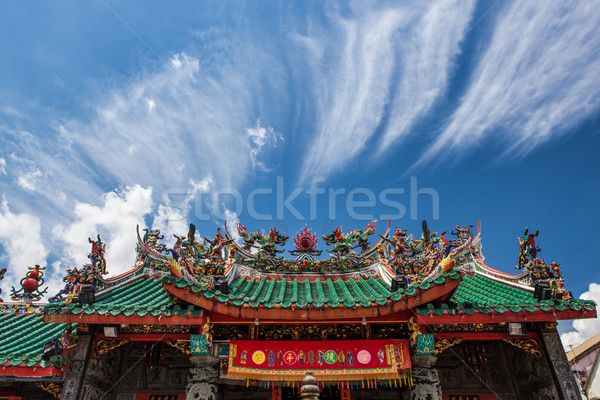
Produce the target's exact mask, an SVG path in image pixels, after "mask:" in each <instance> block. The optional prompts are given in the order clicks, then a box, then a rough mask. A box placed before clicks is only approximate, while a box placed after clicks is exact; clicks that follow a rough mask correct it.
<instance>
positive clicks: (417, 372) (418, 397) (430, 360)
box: [409, 355, 442, 400]
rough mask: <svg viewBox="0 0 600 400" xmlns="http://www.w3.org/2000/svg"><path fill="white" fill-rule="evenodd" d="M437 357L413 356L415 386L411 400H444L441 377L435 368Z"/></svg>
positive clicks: (411, 392)
mask: <svg viewBox="0 0 600 400" xmlns="http://www.w3.org/2000/svg"><path fill="white" fill-rule="evenodd" d="M436 361H437V357H436V356H430V355H422V356H412V379H413V386H412V387H411V389H410V396H409V399H410V400H442V388H441V385H440V377H439V375H438V372H437V370H436V369H435V368H433V366H434V365H435V362H436Z"/></svg>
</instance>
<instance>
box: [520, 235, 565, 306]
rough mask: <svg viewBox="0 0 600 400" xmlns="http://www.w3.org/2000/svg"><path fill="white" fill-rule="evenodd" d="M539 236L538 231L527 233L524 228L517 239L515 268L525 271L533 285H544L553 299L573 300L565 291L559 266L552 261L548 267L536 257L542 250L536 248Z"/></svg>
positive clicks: (542, 260) (541, 259)
mask: <svg viewBox="0 0 600 400" xmlns="http://www.w3.org/2000/svg"><path fill="white" fill-rule="evenodd" d="M539 234H540V232H539V231H536V232H535V233H529V228H525V232H523V236H522V237H520V238H517V240H518V241H519V262H518V264H517V265H516V266H515V268H516V269H524V270H525V271H527V272H528V273H529V277H530V279H531V282H532V283H533V284H534V285H535V284H539V283H542V284H546V285H547V286H548V287H549V288H550V289H551V290H552V297H553V298H556V299H570V298H573V295H572V294H571V292H568V291H567V290H565V280H564V279H563V275H562V272H561V266H560V264H557V263H555V262H554V261H552V262H551V263H550V265H548V264H546V261H544V259H543V258H539V257H538V253H539V252H540V251H542V249H541V248H540V247H538V246H537V244H536V242H535V238H536V237H537V236H538V235H539Z"/></svg>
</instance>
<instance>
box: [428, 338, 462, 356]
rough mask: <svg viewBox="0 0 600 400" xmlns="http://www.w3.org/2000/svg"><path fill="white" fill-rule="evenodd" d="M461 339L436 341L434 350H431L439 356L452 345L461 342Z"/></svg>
mask: <svg viewBox="0 0 600 400" xmlns="http://www.w3.org/2000/svg"><path fill="white" fill-rule="evenodd" d="M462 341H463V340H462V338H455V339H437V340H436V341H435V344H434V346H435V349H434V350H433V351H434V353H435V354H440V353H442V352H443V351H444V350H446V349H447V348H449V347H452V346H454V345H457V344H459V343H460V342H462Z"/></svg>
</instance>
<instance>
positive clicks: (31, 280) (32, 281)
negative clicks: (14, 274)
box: [10, 265, 48, 306]
mask: <svg viewBox="0 0 600 400" xmlns="http://www.w3.org/2000/svg"><path fill="white" fill-rule="evenodd" d="M45 269H46V267H41V266H39V265H36V266H35V267H27V270H28V272H27V273H26V274H25V277H24V278H23V279H21V281H20V282H19V284H20V285H21V288H20V289H19V290H15V287H14V286H12V287H11V288H12V294H11V296H10V298H11V299H12V300H13V301H16V302H19V303H20V304H24V305H27V306H28V305H31V303H32V302H34V301H39V300H40V299H41V298H42V296H43V295H44V293H46V292H47V291H48V287H45V288H44V289H43V290H41V291H40V286H42V285H43V284H44V278H43V276H44V272H43V271H44V270H45Z"/></svg>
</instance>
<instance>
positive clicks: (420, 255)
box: [378, 220, 480, 282]
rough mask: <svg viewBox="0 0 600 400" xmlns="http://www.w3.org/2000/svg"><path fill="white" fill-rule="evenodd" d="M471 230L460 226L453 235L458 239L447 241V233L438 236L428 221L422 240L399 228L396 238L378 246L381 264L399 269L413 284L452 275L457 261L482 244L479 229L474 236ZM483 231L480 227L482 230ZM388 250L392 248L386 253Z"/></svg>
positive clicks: (424, 227) (386, 238)
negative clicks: (472, 248) (443, 274)
mask: <svg viewBox="0 0 600 400" xmlns="http://www.w3.org/2000/svg"><path fill="white" fill-rule="evenodd" d="M471 227H472V226H469V227H464V228H461V227H460V226H458V225H457V226H456V227H455V229H456V231H452V232H451V234H452V235H454V236H456V238H452V239H450V240H449V239H448V238H446V231H444V232H443V233H442V234H441V235H439V236H438V234H437V232H433V233H432V232H431V231H430V229H429V227H428V225H427V221H425V220H423V222H422V223H421V229H422V231H423V233H422V235H421V238H420V239H417V240H415V239H414V238H413V235H412V234H411V235H409V236H408V237H407V230H406V229H400V228H398V227H396V230H395V232H394V236H393V237H392V238H390V237H388V236H387V235H380V236H381V238H382V242H380V244H379V246H378V253H379V258H380V260H383V261H384V262H385V263H386V264H390V265H391V266H392V267H394V268H395V270H396V273H397V274H402V275H405V276H407V277H408V278H409V280H410V281H417V282H418V281H421V280H423V279H426V278H428V277H435V276H437V275H439V274H441V273H444V272H448V271H450V270H451V269H452V268H453V267H454V266H455V265H456V264H457V259H458V258H459V257H461V256H463V255H464V254H465V253H466V252H467V249H470V246H472V245H473V243H476V242H477V243H478V241H479V229H478V232H477V234H476V235H473V233H472V231H471ZM479 228H480V226H479ZM385 246H388V249H389V250H388V251H386V248H385Z"/></svg>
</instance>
